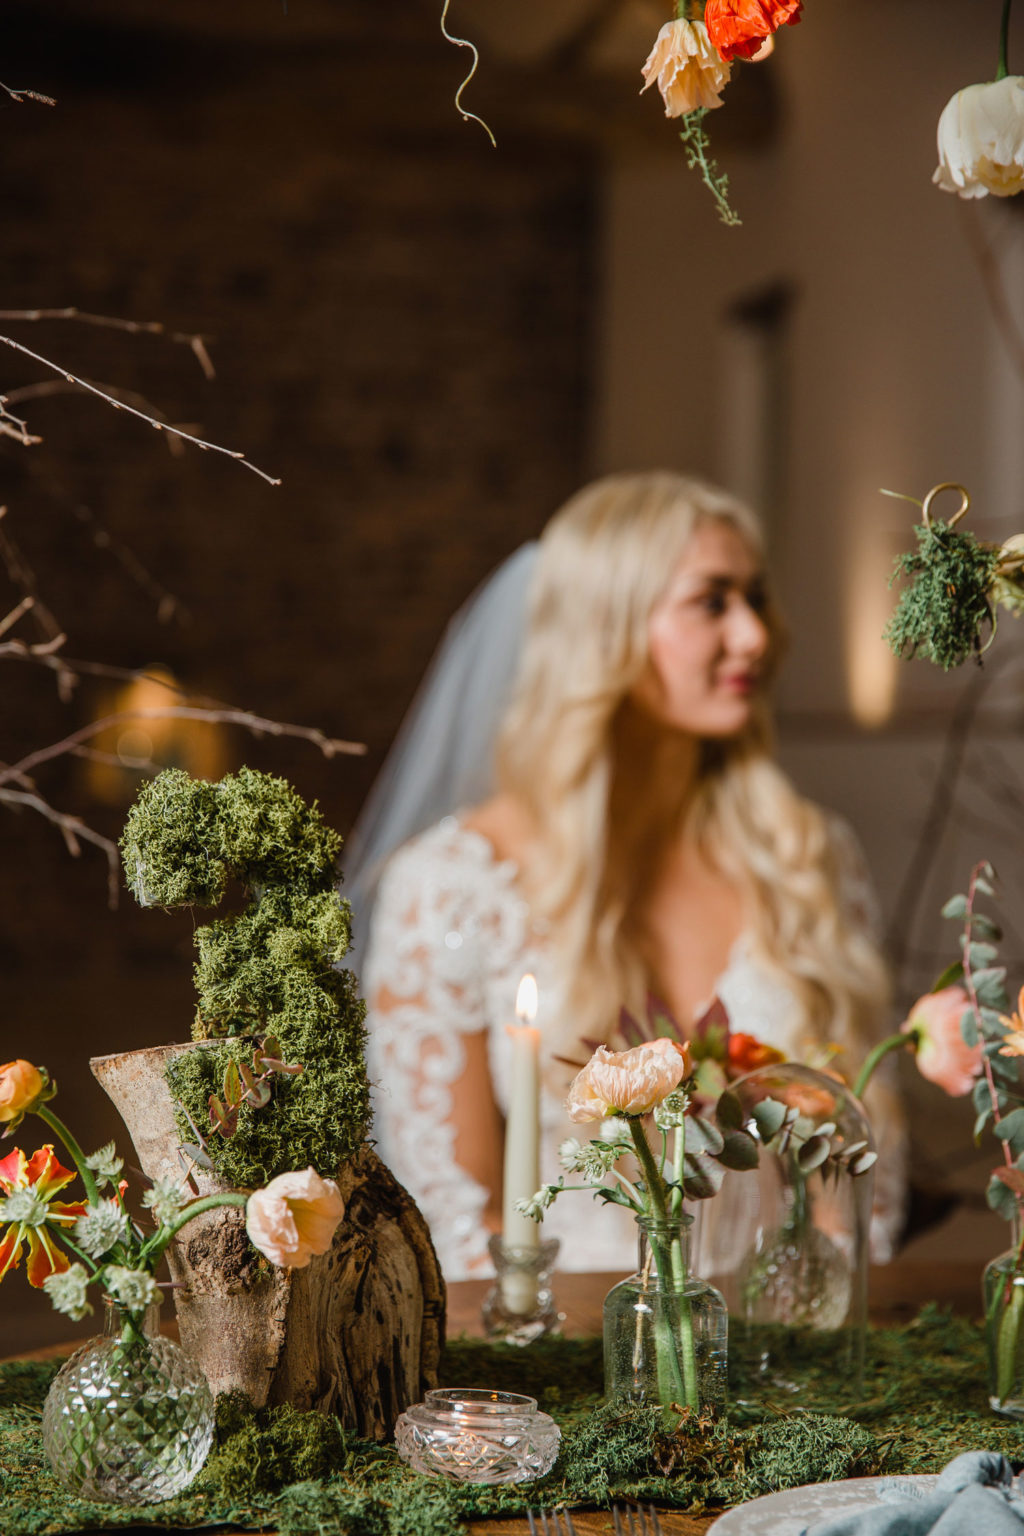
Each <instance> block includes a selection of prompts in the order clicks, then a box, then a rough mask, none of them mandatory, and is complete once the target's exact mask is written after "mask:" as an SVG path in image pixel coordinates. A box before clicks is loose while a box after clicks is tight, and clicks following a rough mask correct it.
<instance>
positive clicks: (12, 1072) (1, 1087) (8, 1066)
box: [0, 1058, 46, 1121]
mask: <svg viewBox="0 0 1024 1536" xmlns="http://www.w3.org/2000/svg"><path fill="white" fill-rule="evenodd" d="M45 1087H46V1078H45V1077H44V1076H43V1074H42V1073H41V1072H40V1070H39V1068H38V1067H34V1066H33V1065H32V1063H31V1062H30V1061H25V1060H23V1059H21V1058H19V1059H18V1060H17V1061H8V1062H5V1063H4V1065H3V1066H2V1067H0V1121H7V1120H20V1119H21V1117H22V1115H24V1114H27V1112H28V1111H29V1110H30V1109H33V1108H34V1107H35V1105H36V1104H38V1102H39V1100H40V1098H41V1097H42V1095H43V1090H44V1088H45Z"/></svg>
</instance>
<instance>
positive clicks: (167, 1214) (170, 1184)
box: [142, 1178, 189, 1226]
mask: <svg viewBox="0 0 1024 1536" xmlns="http://www.w3.org/2000/svg"><path fill="white" fill-rule="evenodd" d="M188 1200H189V1197H188V1196H187V1195H186V1194H185V1192H184V1190H183V1189H182V1187H181V1184H180V1183H179V1181H178V1180H177V1179H174V1178H167V1179H154V1180H153V1186H152V1188H151V1189H147V1190H146V1193H145V1194H144V1195H143V1197H142V1203H143V1205H145V1206H148V1207H149V1209H150V1210H151V1211H152V1212H153V1217H154V1220H155V1221H157V1223H158V1224H159V1225H160V1226H166V1225H168V1224H169V1223H170V1222H172V1221H173V1220H174V1218H175V1217H176V1216H178V1215H179V1214H180V1213H181V1211H183V1210H184V1208H185V1206H186V1205H187V1204H188Z"/></svg>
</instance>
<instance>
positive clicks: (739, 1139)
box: [718, 1131, 760, 1173]
mask: <svg viewBox="0 0 1024 1536" xmlns="http://www.w3.org/2000/svg"><path fill="white" fill-rule="evenodd" d="M718 1161H719V1162H720V1163H721V1165H722V1167H723V1168H732V1169H735V1170H736V1171H737V1172H739V1173H744V1172H746V1170H747V1169H749V1168H756V1167H757V1165H758V1162H759V1161H760V1146H759V1144H758V1142H757V1141H756V1140H755V1139H754V1137H753V1136H751V1134H750V1132H749V1131H730V1132H729V1134H728V1135H727V1136H726V1138H725V1145H724V1147H723V1148H722V1150H721V1152H720V1153H719V1154H718Z"/></svg>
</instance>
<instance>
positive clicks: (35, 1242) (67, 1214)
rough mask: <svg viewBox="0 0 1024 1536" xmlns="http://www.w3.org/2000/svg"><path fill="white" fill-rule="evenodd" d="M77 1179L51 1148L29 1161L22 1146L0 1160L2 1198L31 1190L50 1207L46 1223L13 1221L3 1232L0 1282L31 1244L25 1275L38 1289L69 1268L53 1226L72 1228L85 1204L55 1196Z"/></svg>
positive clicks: (0, 1252) (42, 1149)
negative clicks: (24, 1248) (58, 1198)
mask: <svg viewBox="0 0 1024 1536" xmlns="http://www.w3.org/2000/svg"><path fill="white" fill-rule="evenodd" d="M74 1177H75V1173H74V1170H73V1169H70V1168H62V1167H61V1165H60V1163H59V1162H58V1161H57V1158H56V1157H55V1156H54V1151H53V1148H52V1147H50V1146H46V1147H40V1149H39V1151H38V1152H35V1153H33V1155H32V1157H30V1158H28V1159H26V1157H25V1154H24V1152H23V1151H22V1150H21V1148H20V1147H15V1149H14V1151H13V1152H10V1153H8V1155H7V1156H6V1157H5V1158H3V1160H2V1161H0V1195H3V1197H4V1198H5V1199H6V1198H7V1196H8V1195H13V1194H14V1193H15V1192H16V1191H18V1190H32V1191H34V1193H35V1195H36V1197H37V1198H38V1199H39V1200H40V1201H43V1202H44V1203H45V1205H46V1207H47V1210H46V1220H45V1222H42V1223H39V1224H36V1223H34V1222H33V1223H29V1222H25V1221H11V1222H10V1223H9V1225H8V1226H7V1228H6V1229H5V1230H3V1231H2V1232H0V1280H2V1279H3V1277H4V1275H6V1273H7V1271H8V1270H9V1269H17V1267H18V1263H19V1260H20V1259H21V1250H22V1245H23V1244H24V1243H26V1242H27V1243H28V1262H27V1263H26V1265H25V1274H26V1276H27V1277H28V1283H29V1285H34V1286H35V1287H36V1289H37V1290H38V1289H39V1288H40V1287H41V1286H42V1283H43V1281H44V1280H45V1279H46V1277H47V1275H52V1274H57V1273H59V1272H60V1271H62V1270H65V1269H67V1268H68V1264H69V1261H68V1259H67V1258H66V1257H65V1255H64V1254H63V1253H62V1252H61V1250H60V1249H59V1248H58V1247H56V1246H55V1244H54V1241H53V1236H52V1234H51V1232H50V1231H49V1228H50V1227H51V1226H54V1227H57V1228H58V1229H59V1228H60V1227H70V1226H73V1225H74V1223H75V1222H76V1221H77V1220H78V1218H79V1216H81V1215H83V1214H84V1212H85V1210H86V1203H85V1201H74V1202H71V1203H67V1202H65V1201H63V1200H54V1199H53V1196H54V1195H55V1194H56V1193H57V1191H58V1190H60V1189H63V1188H64V1186H65V1184H70V1182H71V1180H72V1179H73V1178H74Z"/></svg>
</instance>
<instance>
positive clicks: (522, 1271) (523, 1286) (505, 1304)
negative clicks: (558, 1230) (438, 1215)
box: [482, 1236, 563, 1344]
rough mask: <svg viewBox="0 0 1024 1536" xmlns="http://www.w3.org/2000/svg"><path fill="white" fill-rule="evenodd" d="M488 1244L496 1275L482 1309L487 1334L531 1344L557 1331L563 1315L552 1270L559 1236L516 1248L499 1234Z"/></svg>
mask: <svg viewBox="0 0 1024 1536" xmlns="http://www.w3.org/2000/svg"><path fill="white" fill-rule="evenodd" d="M487 1246H488V1248H489V1249H490V1253H491V1258H492V1259H493V1260H494V1276H495V1278H494V1284H493V1286H492V1287H491V1289H490V1290H489V1291H488V1292H487V1295H486V1296H485V1297H484V1302H483V1309H482V1310H483V1320H484V1329H485V1331H486V1333H487V1337H488V1338H489V1339H504V1340H505V1342H506V1343H508V1344H530V1343H532V1342H533V1340H534V1339H539V1338H540V1337H541V1335H542V1334H545V1333H555V1332H557V1330H558V1328H559V1325H560V1324H561V1323H562V1321H563V1317H562V1314H561V1313H560V1312H559V1311H558V1308H557V1307H556V1306H555V1298H554V1294H553V1292H552V1290H551V1271H552V1270H553V1269H554V1267H555V1260H556V1259H557V1257H558V1249H559V1241H558V1238H557V1237H549V1238H546V1239H545V1241H544V1242H542V1243H541V1244H540V1246H539V1247H537V1248H513V1247H509V1246H507V1245H506V1243H505V1241H504V1239H503V1238H502V1237H500V1236H495V1237H492V1238H490V1240H489V1241H488V1244H487Z"/></svg>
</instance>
